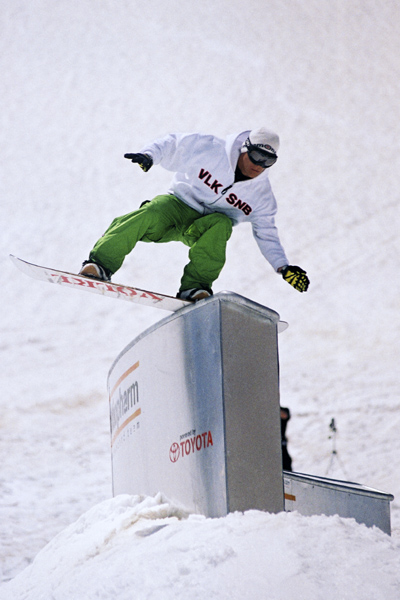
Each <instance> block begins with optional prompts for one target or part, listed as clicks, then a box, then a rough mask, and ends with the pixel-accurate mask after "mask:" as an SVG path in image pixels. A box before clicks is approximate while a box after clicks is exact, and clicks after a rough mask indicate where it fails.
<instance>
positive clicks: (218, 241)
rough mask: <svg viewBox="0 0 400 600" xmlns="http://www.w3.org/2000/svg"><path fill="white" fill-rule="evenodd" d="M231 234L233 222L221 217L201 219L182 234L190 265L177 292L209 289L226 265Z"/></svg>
mask: <svg viewBox="0 0 400 600" xmlns="http://www.w3.org/2000/svg"><path fill="white" fill-rule="evenodd" d="M231 234H232V221H231V220H230V218H229V217H227V216H226V215H224V214H222V213H212V214H209V215H206V216H204V217H200V218H199V219H197V220H196V221H194V223H192V225H190V227H189V228H188V229H187V231H186V233H185V238H186V243H187V244H188V245H189V246H190V251H189V259H190V262H189V263H188V264H187V265H186V267H185V269H184V272H183V277H182V280H181V287H180V291H183V290H188V289H192V288H201V289H202V288H206V289H207V288H208V289H211V287H212V284H213V283H214V281H215V280H216V279H217V278H218V276H219V274H220V272H221V270H222V267H223V266H224V264H225V257H226V244H227V241H228V240H229V238H230V237H231Z"/></svg>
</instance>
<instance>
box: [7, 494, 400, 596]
mask: <svg viewBox="0 0 400 600" xmlns="http://www.w3.org/2000/svg"><path fill="white" fill-rule="evenodd" d="M398 552H399V544H398V543H396V542H395V541H393V540H392V539H391V538H390V537H389V536H387V535H385V534H384V533H382V532H381V531H380V530H379V529H376V528H367V527H365V526H363V525H359V524H358V523H356V522H355V521H354V520H353V519H342V518H340V517H325V516H315V517H304V516H301V515H299V514H298V513H286V512H283V513H279V514H268V513H264V512H261V511H256V510H252V511H248V512H245V513H238V512H237V513H231V514H229V515H228V516H226V517H223V518H217V519H209V518H206V517H203V516H200V515H193V514H192V515H188V514H187V513H186V512H185V510H184V509H182V508H181V507H179V506H176V505H175V504H173V503H171V502H170V501H169V500H168V499H167V498H165V497H164V496H163V495H162V494H157V495H156V496H155V497H143V496H128V495H121V496H117V497H116V498H113V499H111V500H106V501H105V502H102V503H100V504H97V505H96V506H94V507H93V508H92V509H91V510H89V511H88V512H86V513H85V514H84V515H82V516H81V517H80V518H79V519H78V520H77V521H76V522H75V523H74V524H72V525H70V526H69V527H67V528H66V529H65V530H64V531H63V532H61V533H60V534H59V535H57V536H56V537H55V538H54V539H53V540H52V541H51V542H50V543H49V544H48V545H47V546H46V547H45V548H44V549H43V550H42V551H41V552H39V554H38V555H37V557H36V558H35V560H34V562H33V564H32V565H31V566H30V567H28V568H27V569H25V570H24V571H23V572H22V573H20V574H19V575H18V576H17V577H16V578H15V579H14V580H13V581H11V582H10V583H8V584H6V585H4V587H3V588H2V591H4V593H5V595H2V596H1V597H2V599H4V600H8V599H10V600H11V599H12V600H26V599H28V598H29V599H32V598H34V599H35V600H41V599H49V598H52V599H55V600H64V599H65V600H71V599H72V598H80V599H82V600H91V599H93V600H94V599H96V600H109V599H110V598H118V600H132V599H133V598H135V599H136V598H137V599H142V598H143V599H144V598H152V599H160V600H179V599H181V598H182V599H185V600H186V598H188V597H189V598H191V599H196V598H199V599H200V598H201V599H202V600H203V599H204V598H219V599H222V600H223V599H225V598H226V599H228V598H229V600H231V599H232V598H238V599H239V598H240V599H241V600H244V599H246V598H248V599H255V598H268V599H269V600H274V599H276V600H278V599H283V598H284V599H285V600H292V599H293V600H299V599H303V598H304V599H306V598H307V599H309V598H324V600H334V599H335V600H337V598H341V599H345V598H354V597H362V598H374V600H380V599H382V600H383V599H385V600H397V599H398V592H399V589H400V570H399V558H398V556H399V555H398ZM371 556H373V557H374V558H373V565H371ZM372 566H373V568H371V567H372Z"/></svg>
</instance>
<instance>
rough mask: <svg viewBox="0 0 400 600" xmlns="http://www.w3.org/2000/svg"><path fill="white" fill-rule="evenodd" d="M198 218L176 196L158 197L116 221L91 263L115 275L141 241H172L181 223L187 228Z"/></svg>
mask: <svg viewBox="0 0 400 600" xmlns="http://www.w3.org/2000/svg"><path fill="white" fill-rule="evenodd" d="M197 215H198V213H197V212H196V211H195V210H193V209H192V208H190V207H189V206H187V205H185V204H184V203H183V202H181V201H180V200H178V198H176V197H175V196H172V195H162V196H156V198H154V199H153V200H152V201H151V202H149V203H147V204H145V205H144V206H142V208H139V209H138V210H135V211H133V212H131V213H129V214H127V215H124V216H122V217H117V218H116V219H114V221H113V222H112V223H111V225H110V227H109V228H108V229H107V231H106V232H105V233H104V235H103V237H101V238H100V239H99V240H98V241H97V242H96V244H95V246H94V247H93V250H92V251H91V253H90V260H91V261H93V262H96V263H99V264H100V265H102V266H103V267H105V268H106V269H108V270H109V271H110V272H111V273H115V272H116V271H118V269H119V268H120V267H121V265H122V263H123V261H124V259H125V256H126V255H127V254H129V253H130V252H131V251H132V250H133V248H134V247H135V246H136V244H137V242H138V241H144V242H162V241H169V240H170V239H171V240H172V239H174V231H175V229H176V228H177V227H178V228H181V227H182V223H184V224H185V223H186V226H188V225H189V224H190V223H191V222H192V221H193V219H194V218H196V217H197Z"/></svg>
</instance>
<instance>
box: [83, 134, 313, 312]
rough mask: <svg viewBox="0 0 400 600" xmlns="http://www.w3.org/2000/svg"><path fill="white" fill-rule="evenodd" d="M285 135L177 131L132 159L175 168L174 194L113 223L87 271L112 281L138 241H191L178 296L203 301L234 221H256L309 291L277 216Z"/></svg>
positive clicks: (269, 246)
mask: <svg viewBox="0 0 400 600" xmlns="http://www.w3.org/2000/svg"><path fill="white" fill-rule="evenodd" d="M278 149H279V137H278V135H277V134H276V133H274V132H273V131H270V130H268V129H266V128H264V127H262V128H260V129H255V130H252V131H244V132H242V133H240V134H238V135H237V134H236V135H230V136H228V137H227V139H226V140H222V139H220V138H217V137H214V136H212V135H202V134H199V133H191V134H170V135H167V136H165V137H164V138H161V139H157V140H155V141H154V142H153V143H150V144H149V145H147V146H145V147H144V148H142V149H141V150H140V152H139V153H136V154H125V158H127V159H129V160H131V161H132V162H133V163H137V164H138V165H139V166H140V167H141V168H142V169H143V171H145V172H147V171H148V170H149V169H150V168H151V167H152V166H153V165H158V164H160V165H161V166H162V167H164V168H165V169H167V170H169V171H173V172H175V174H174V177H173V180H172V183H171V187H170V190H169V192H168V193H167V194H163V195H160V196H156V197H155V198H154V199H153V200H152V201H151V202H145V203H143V204H142V205H141V207H140V208H139V209H138V210H135V211H133V212H131V213H129V214H127V215H124V216H122V217H117V218H116V219H114V221H113V222H112V223H111V225H110V227H109V228H108V229H107V231H106V232H105V234H104V235H103V237H101V238H100V239H99V240H98V241H97V242H96V244H95V246H94V248H93V249H92V251H91V252H90V255H89V260H87V261H85V262H84V263H83V266H82V269H81V271H80V274H81V275H86V276H91V277H94V278H96V279H101V280H105V281H109V280H110V278H111V276H112V275H113V273H115V272H116V271H117V270H118V269H119V268H120V267H121V265H122V263H123V261H124V259H125V256H126V255H127V254H129V253H130V252H131V251H132V250H133V248H134V247H135V245H136V243H137V242H138V241H142V242H158V243H161V242H170V241H181V242H183V243H184V244H186V245H187V246H189V248H190V250H189V263H188V264H187V265H186V267H185V268H184V272H183V276H182V279H181V285H180V288H179V291H178V294H177V297H178V298H182V299H186V300H200V299H202V298H205V297H208V296H210V295H212V293H213V292H212V284H213V282H214V281H215V280H216V279H217V277H218V276H219V274H220V272H221V270H222V267H223V266H224V264H225V249H226V244H227V241H228V239H229V238H230V236H231V233H232V226H233V225H237V224H238V223H240V222H242V221H249V222H250V223H251V224H252V227H253V234H254V237H255V239H256V241H257V243H258V246H259V248H260V250H261V252H262V254H263V255H264V257H265V258H266V259H267V260H268V262H269V263H270V264H271V265H272V267H273V268H274V269H275V270H276V271H277V272H278V273H280V274H281V275H282V276H283V278H284V279H285V281H287V282H288V283H290V284H291V285H292V286H293V287H294V288H295V289H296V290H298V291H299V292H305V291H307V288H308V285H309V279H308V277H307V275H306V271H304V270H303V269H301V268H300V267H297V266H292V265H289V261H288V259H287V258H286V255H285V251H284V249H283V247H282V245H281V243H280V240H279V237H278V232H277V229H276V227H275V223H274V215H275V213H276V210H277V206H276V200H275V197H274V194H273V192H272V189H271V185H270V182H269V178H268V168H270V167H271V166H272V165H273V164H275V162H276V161H277V158H278V155H277V152H278Z"/></svg>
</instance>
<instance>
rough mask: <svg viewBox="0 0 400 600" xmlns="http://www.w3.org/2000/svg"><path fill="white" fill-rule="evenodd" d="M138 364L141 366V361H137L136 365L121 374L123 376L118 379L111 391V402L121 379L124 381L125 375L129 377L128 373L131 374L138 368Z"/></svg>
mask: <svg viewBox="0 0 400 600" xmlns="http://www.w3.org/2000/svg"><path fill="white" fill-rule="evenodd" d="M138 366H139V361H137V363H135V364H134V365H132V366H131V367H129V369H128V370H127V371H125V373H124V374H123V375H121V377H120V378H119V379H118V381H117V382H116V384H115V385H114V387H113V389H112V390H111V392H110V402H111V396H112V395H113V393H114V392H115V390H116V389H117V387H118V386H119V384H120V383H121V381H123V380H124V379H125V377H128V375H130V374H131V373H132V371H134V370H135V369H137V368H138Z"/></svg>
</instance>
